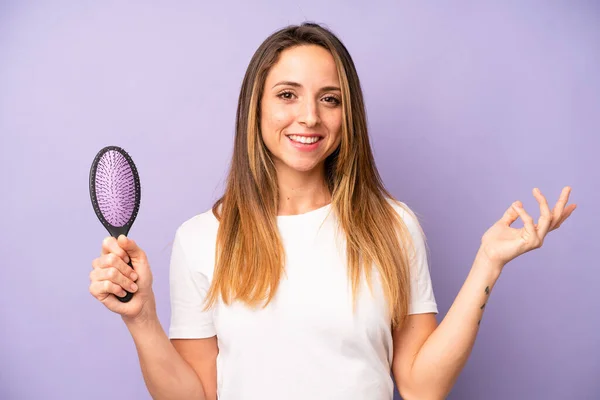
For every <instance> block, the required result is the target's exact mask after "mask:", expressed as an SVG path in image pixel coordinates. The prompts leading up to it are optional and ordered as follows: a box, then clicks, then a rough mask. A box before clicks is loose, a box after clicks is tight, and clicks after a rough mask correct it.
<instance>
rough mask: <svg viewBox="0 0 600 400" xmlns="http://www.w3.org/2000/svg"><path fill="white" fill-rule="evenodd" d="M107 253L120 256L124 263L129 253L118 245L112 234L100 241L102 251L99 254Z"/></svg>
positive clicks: (127, 260) (127, 259) (126, 261)
mask: <svg viewBox="0 0 600 400" xmlns="http://www.w3.org/2000/svg"><path fill="white" fill-rule="evenodd" d="M109 253H114V254H116V255H117V256H119V257H121V259H122V260H123V261H124V262H125V263H128V262H129V255H128V254H127V252H126V251H125V250H123V249H122V248H121V247H120V246H119V243H118V242H117V239H115V238H114V237H112V236H108V237H106V238H105V239H104V240H103V241H102V253H101V254H102V255H106V254H109Z"/></svg>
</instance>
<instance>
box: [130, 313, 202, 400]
mask: <svg viewBox="0 0 600 400" xmlns="http://www.w3.org/2000/svg"><path fill="white" fill-rule="evenodd" d="M126 325H127V328H128V329H129V332H130V333H131V335H132V337H133V340H134V342H135V346H136V349H137V352H138V357H139V360H140V366H141V369H142V374H143V376H144V381H145V382H146V387H147V388H148V391H149V392H150V395H151V396H152V398H153V399H155V400H163V399H168V400H177V399H197V400H205V396H204V391H203V389H202V384H201V382H200V379H199V378H198V375H196V373H195V372H194V370H193V369H192V367H191V366H190V365H189V364H188V363H187V362H186V361H185V360H184V359H183V358H182V357H181V356H180V355H179V353H178V352H177V350H175V348H174V347H173V345H172V344H171V341H170V340H169V338H168V337H167V335H166V333H165V332H164V330H163V328H162V326H161V325H160V322H159V321H158V319H152V320H150V321H146V322H144V323H135V324H134V323H126Z"/></svg>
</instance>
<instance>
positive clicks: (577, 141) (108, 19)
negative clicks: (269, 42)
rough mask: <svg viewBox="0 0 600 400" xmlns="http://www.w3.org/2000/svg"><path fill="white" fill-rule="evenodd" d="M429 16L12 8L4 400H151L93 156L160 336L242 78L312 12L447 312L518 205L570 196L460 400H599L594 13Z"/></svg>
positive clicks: (522, 263)
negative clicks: (141, 252) (128, 208)
mask: <svg viewBox="0 0 600 400" xmlns="http://www.w3.org/2000/svg"><path fill="white" fill-rule="evenodd" d="M125 3H126V4H125ZM437 3H438V2H436V4H429V3H426V2H418V3H417V2H407V1H400V2H394V3H392V2H389V3H388V2H385V3H384V2H381V3H379V2H375V3H373V2H370V4H367V2H356V1H354V2H348V1H337V2H322V1H311V2H308V1H302V2H286V3H285V4H284V2H279V1H272V2H266V1H252V2H248V1H236V2H227V1H218V2H217V1H213V2H210V3H207V4H201V2H192V1H181V2H177V3H176V2H172V1H170V2H167V1H162V2H158V1H156V2H147V1H144V2H141V1H139V2H134V1H130V2H116V1H102V2H99V1H69V2H67V1H64V2H59V1H53V2H45V3H42V2H38V3H36V4H34V3H28V2H24V1H12V2H10V1H3V2H0V179H1V182H0V188H1V192H2V193H1V194H2V195H1V196H0V202H1V203H0V206H1V208H0V209H1V210H2V219H1V222H0V226H1V227H2V229H1V233H0V246H1V247H0V251H1V253H0V256H1V258H0V260H1V262H2V266H1V267H0V293H1V296H0V399H11V400H12V399H88V400H94V399H105V398H112V399H147V398H149V396H148V394H147V392H146V389H145V386H144V383H143V381H142V377H141V373H140V369H139V365H138V359H137V356H136V352H135V348H134V345H133V341H132V340H131V337H130V336H129V333H128V332H127V330H126V328H125V326H124V325H123V323H122V321H121V320H120V318H119V317H118V316H117V315H115V314H112V313H111V312H109V311H107V310H106V309H105V308H104V307H103V306H102V305H101V304H100V303H98V302H97V301H96V300H95V299H93V298H92V296H91V295H90V294H89V292H88V284H89V278H88V274H89V272H90V269H91V261H92V259H93V258H95V257H97V256H98V254H99V250H100V244H101V241H102V238H104V237H105V236H106V234H107V233H106V231H105V230H104V228H103V227H102V225H101V224H100V223H99V221H98V220H97V219H96V217H95V215H94V213H93V211H92V207H91V205H90V200H89V194H88V174H89V167H90V164H91V162H92V159H93V158H94V156H95V154H96V153H97V152H98V151H99V150H100V148H102V147H104V146H106V145H119V146H122V147H124V148H125V149H126V150H127V151H128V152H129V153H130V154H131V156H132V157H133V159H134V160H135V162H136V164H137V166H138V168H139V171H140V175H141V182H142V188H143V194H142V206H141V209H140V214H139V216H138V219H137V221H136V224H135V225H134V227H133V229H132V231H131V234H130V236H131V237H133V238H134V239H136V240H137V241H138V242H139V243H140V244H141V245H142V247H143V248H144V249H145V250H146V251H147V253H148V256H149V258H150V260H151V263H152V266H153V271H154V274H155V281H156V284H155V292H156V297H157V302H158V311H159V314H160V319H161V321H162V322H163V325H164V327H165V328H166V327H167V326H168V322H169V312H170V311H169V302H168V260H169V256H170V242H171V241H172V239H173V235H174V233H175V229H176V228H177V227H178V226H179V224H181V223H182V222H183V221H184V220H186V219H188V218H190V217H191V216H193V215H194V214H196V213H199V212H202V211H205V210H206V209H208V207H210V206H211V204H212V202H213V200H215V199H216V198H217V197H218V195H219V194H220V193H221V189H222V185H223V181H224V178H225V176H226V175H225V174H226V171H227V167H228V161H229V158H230V156H231V150H232V139H233V127H234V116H235V108H236V102H237V96H238V91H239V88H240V84H241V80H242V77H243V74H244V71H245V68H246V66H247V63H248V62H249V60H250V57H251V55H252V54H253V52H254V51H255V49H256V48H257V47H258V45H259V44H260V43H261V41H262V40H264V39H265V38H266V37H267V36H268V35H269V34H270V33H271V32H273V31H274V30H276V29H278V28H280V27H282V26H284V25H287V24H288V23H299V22H302V21H304V20H305V19H309V20H314V21H317V22H322V23H325V24H327V25H328V26H329V27H330V28H331V29H333V30H334V31H335V32H336V33H337V34H339V36H340V37H341V39H342V40H343V41H344V43H345V44H346V45H347V47H348V48H349V50H350V52H351V54H352V56H353V57H354V60H355V63H356V65H357V68H358V72H359V74H360V77H361V79H362V84H363V88H364V92H365V96H366V102H367V111H368V115H369V125H370V130H371V137H372V143H373V146H374V151H375V157H376V160H377V163H378V166H379V168H380V171H381V173H382V175H383V178H384V180H385V182H386V184H387V185H388V187H389V188H390V190H391V191H392V192H393V193H394V194H395V195H396V196H397V197H398V198H400V199H401V200H403V201H405V202H406V203H407V204H408V205H409V206H411V207H412V208H413V209H414V210H415V211H416V212H417V213H418V214H419V215H420V217H421V222H422V224H423V226H424V229H425V231H426V233H427V235H428V238H429V246H430V249H431V271H432V276H433V282H434V289H435V293H436V296H437V300H438V302H439V307H440V315H439V318H440V319H441V318H442V317H443V316H444V315H445V313H446V312H447V310H448V308H449V307H450V305H451V303H452V301H453V299H454V297H455V296H456V294H457V292H458V290H459V289H460V287H461V285H462V283H463V281H464V279H465V278H466V276H467V273H468V271H469V268H470V267H471V263H472V261H473V258H474V255H475V252H476V250H477V247H478V245H479V241H480V238H481V235H482V234H483V233H484V232H485V230H486V229H487V228H488V227H489V226H491V224H493V223H494V222H495V221H496V220H497V219H499V218H500V217H501V215H502V213H503V212H504V210H505V209H506V208H507V207H508V206H509V205H510V204H511V202H513V201H515V200H521V201H523V202H524V204H525V207H526V209H527V210H529V211H530V213H531V214H532V215H533V216H534V217H536V218H537V217H538V216H539V209H537V203H536V201H535V199H534V198H533V196H532V194H531V190H532V188H533V187H536V186H538V187H540V188H541V190H542V192H543V193H545V194H546V195H547V196H548V197H549V201H550V202H551V203H552V204H554V202H555V201H556V199H557V196H558V194H559V192H560V189H561V188H562V187H563V186H564V185H571V186H572V187H573V195H572V201H573V202H575V203H577V204H578V205H579V208H578V209H577V210H576V211H575V213H574V214H573V217H572V218H571V219H570V220H569V221H568V222H567V223H566V224H565V225H564V226H563V227H562V228H561V229H560V230H559V231H557V232H553V233H551V234H550V236H549V237H548V239H547V241H546V243H545V245H544V247H543V248H542V249H540V250H537V251H534V252H531V253H528V254H525V255H524V256H522V257H520V258H519V259H517V260H515V261H514V262H512V263H511V264H509V265H508V266H507V267H506V269H505V271H504V274H503V275H502V276H501V278H500V281H499V283H498V285H497V286H496V288H495V290H494V292H493V294H492V297H491V300H490V302H489V304H488V307H486V312H485V315H484V318H483V321H482V323H481V324H482V326H481V331H480V333H479V336H478V339H477V341H476V344H475V347H474V349H473V353H472V355H471V358H470V359H469V362H468V364H467V366H466V368H465V369H464V371H463V373H462V374H461V376H460V378H459V380H458V382H457V384H456V386H455V388H454V390H453V393H452V394H451V396H450V398H451V399H482V398H485V399H488V400H494V399H498V400H499V399H508V398H510V399H592V398H595V399H597V398H600V339H599V336H600V335H599V334H598V330H599V329H600V312H599V311H598V304H599V300H600V294H599V293H600V292H599V290H598V283H599V281H600V272H599V271H598V256H597V248H598V239H599V238H598V225H599V223H600V218H599V217H598V204H600V190H599V189H598V181H599V179H598V178H599V171H600V169H599V167H600V161H599V157H598V154H597V151H598V144H599V139H598V135H599V134H600V129H599V126H600V117H599V115H600V77H599V75H598V72H599V71H600V44H599V43H600V41H599V39H600V22H599V17H600V6H599V4H598V3H597V2H592V1H588V2H583V1H568V2H567V1H564V2H562V4H560V3H558V2H552V4H551V2H517V1H509V2H502V4H500V2H496V4H483V2H474V1H470V2H462V1H455V2H451V3H450V2H446V3H444V4H437ZM486 3H488V2H486ZM525 3H527V4H525ZM516 226H522V224H521V222H520V221H519V222H517V225H516Z"/></svg>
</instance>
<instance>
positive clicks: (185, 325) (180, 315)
mask: <svg viewBox="0 0 600 400" xmlns="http://www.w3.org/2000/svg"><path fill="white" fill-rule="evenodd" d="M184 244H185V237H184V233H183V232H182V228H181V227H180V228H179V229H178V230H177V232H176V233H175V240H174V242H173V250H172V253H171V264H170V269H169V283H170V299H171V325H170V327H169V338H171V339H202V338H208V337H212V336H215V335H216V331H215V327H214V324H213V313H212V310H208V311H204V310H203V308H204V299H205V298H206V293H207V292H208V289H209V287H210V282H209V280H208V278H207V277H206V275H205V274H203V273H202V272H200V270H199V269H198V268H193V266H192V265H190V261H189V259H188V258H187V257H186V253H185V247H184Z"/></svg>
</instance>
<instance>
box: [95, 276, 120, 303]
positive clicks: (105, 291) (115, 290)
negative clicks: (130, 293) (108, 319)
mask: <svg viewBox="0 0 600 400" xmlns="http://www.w3.org/2000/svg"><path fill="white" fill-rule="evenodd" d="M90 293H91V294H92V296H94V297H95V298H97V299H98V300H101V301H102V300H104V299H105V298H106V296H108V295H109V294H114V295H115V296H119V297H124V296H125V295H126V294H127V293H126V292H125V290H123V288H122V287H121V286H119V285H117V284H116V283H112V282H111V281H94V282H92V283H91V284H90Z"/></svg>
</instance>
